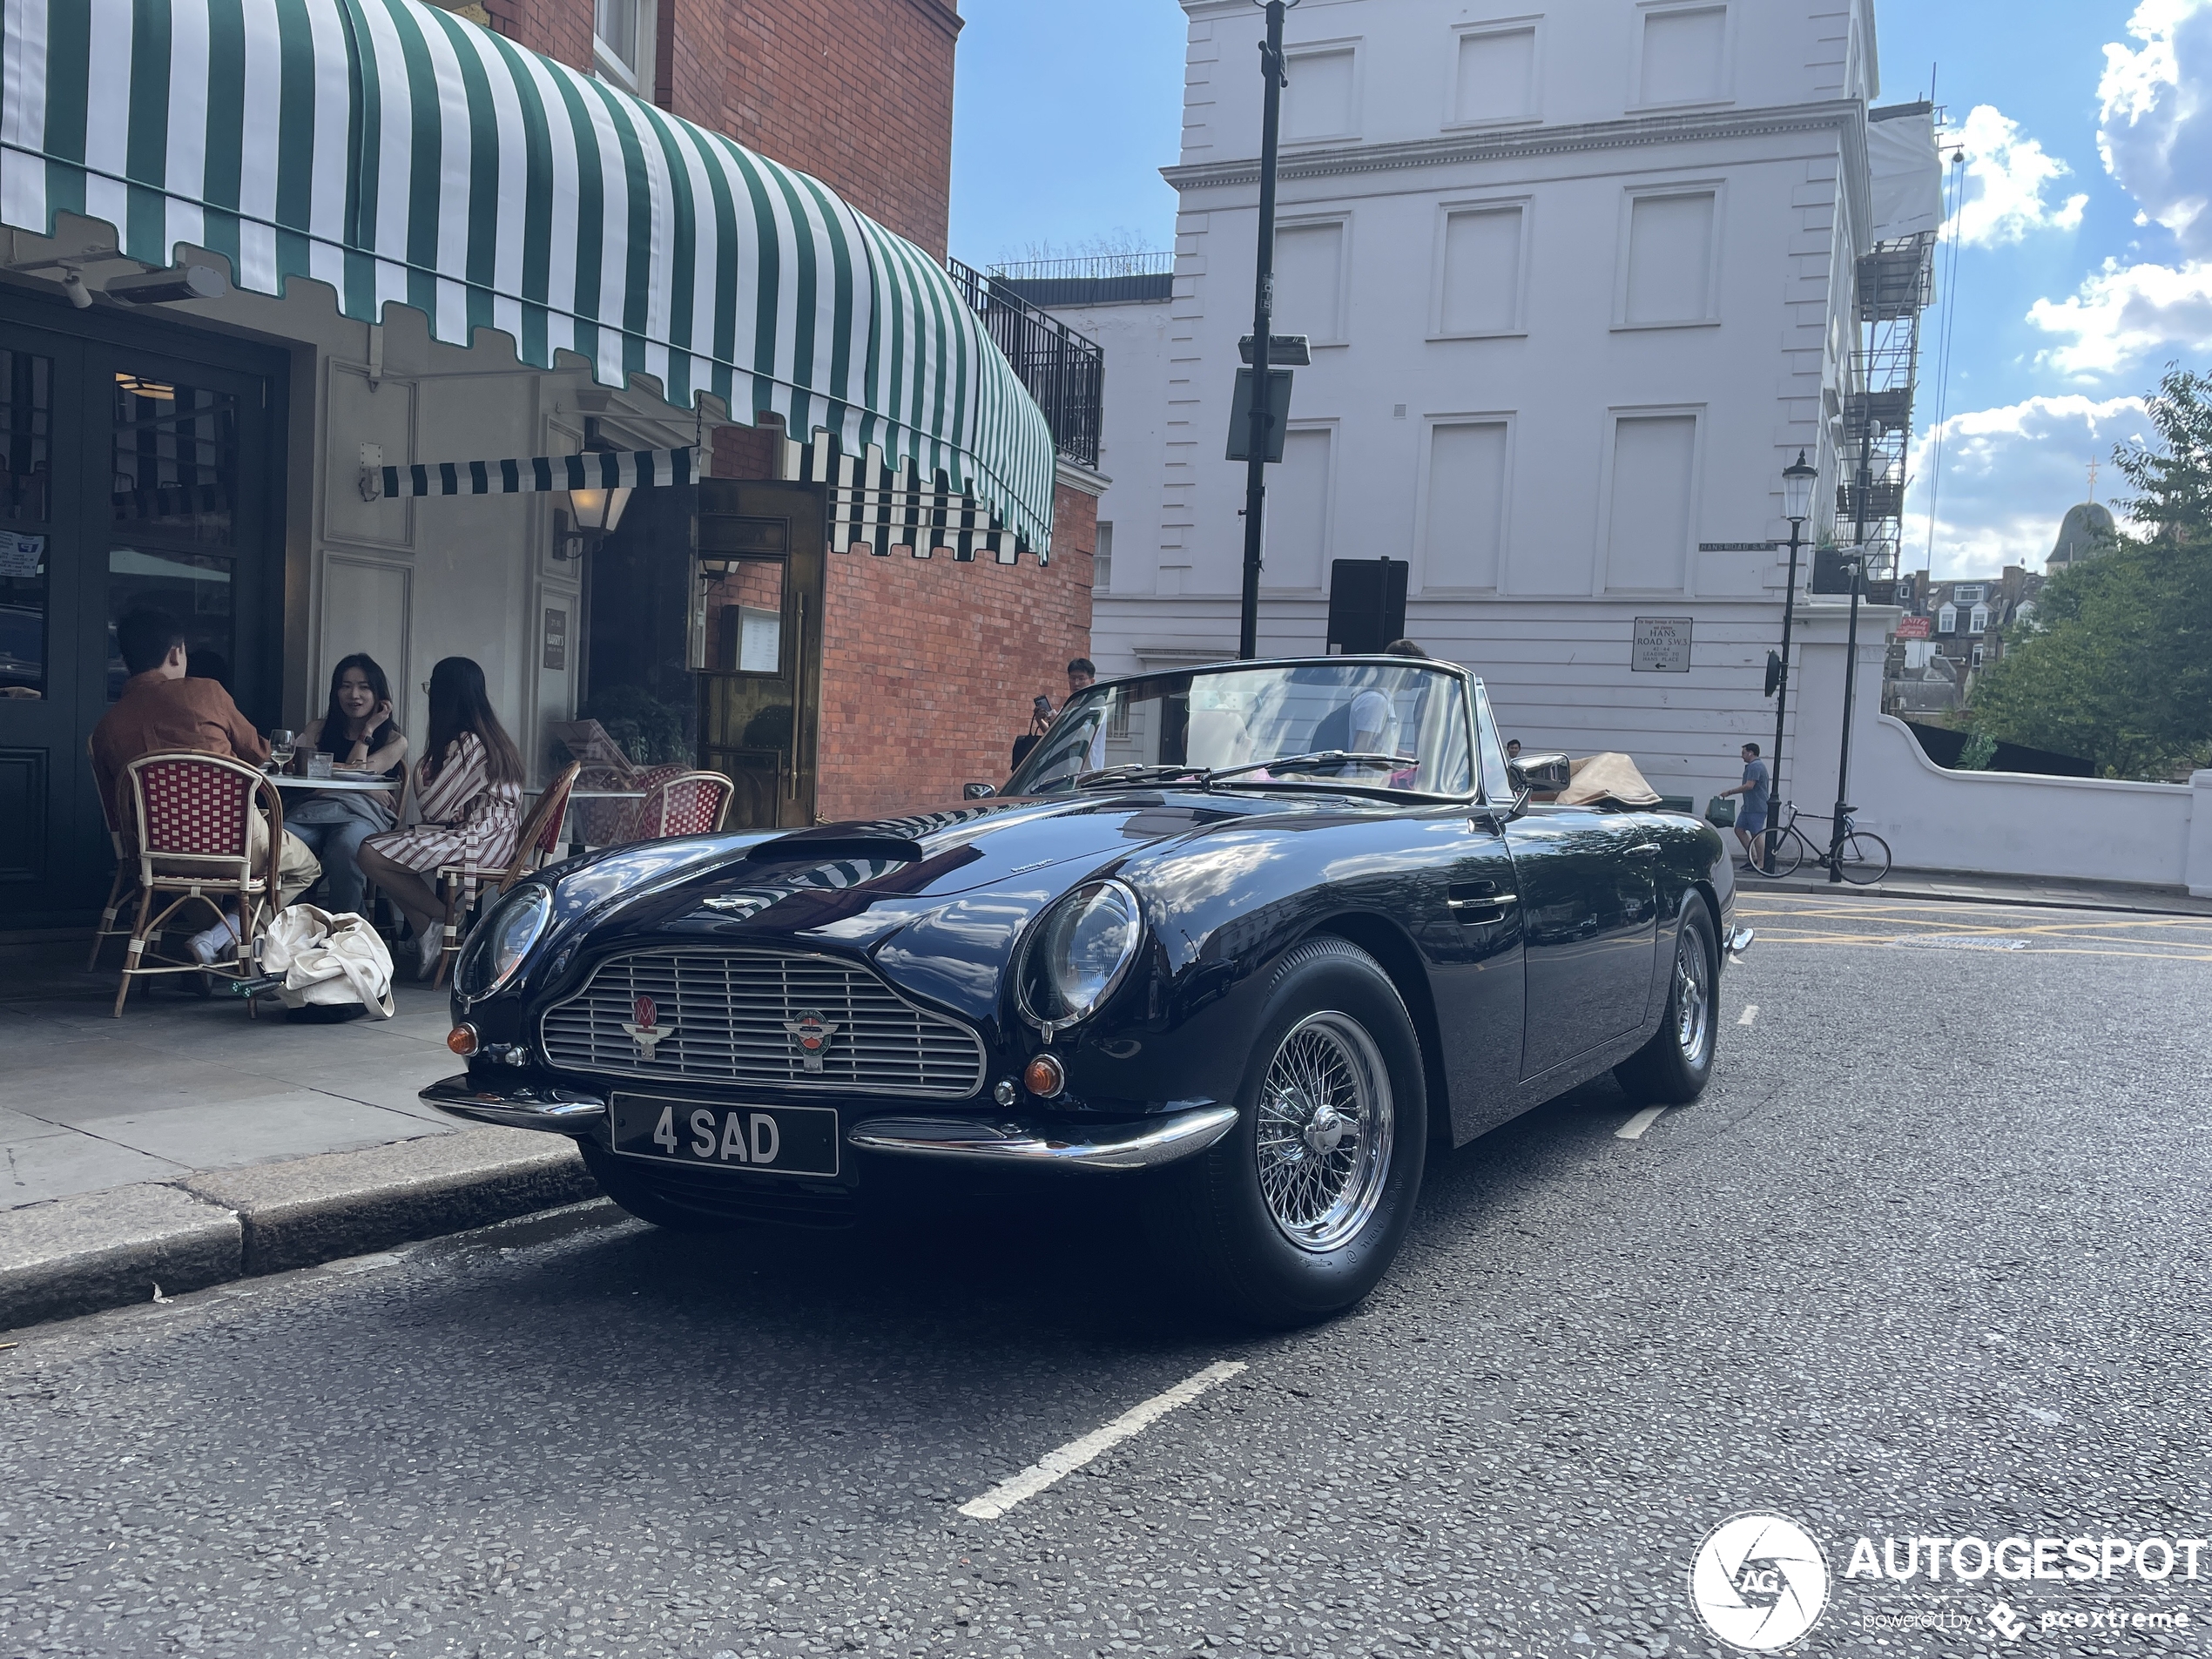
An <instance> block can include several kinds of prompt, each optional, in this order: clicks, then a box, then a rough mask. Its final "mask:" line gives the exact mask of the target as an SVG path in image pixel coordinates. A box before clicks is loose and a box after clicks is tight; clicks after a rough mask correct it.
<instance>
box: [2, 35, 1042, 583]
mask: <svg viewBox="0 0 2212 1659" xmlns="http://www.w3.org/2000/svg"><path fill="white" fill-rule="evenodd" d="M0 16H3V17H4V39H0V50H3V51H4V56H5V65H4V73H5V80H4V90H3V91H0V98H4V102H3V103H0V221H4V222H5V223H6V224H8V225H10V226H16V227H17V228H20V229H24V230H28V231H31V232H34V233H38V234H41V235H50V234H51V233H52V231H53V229H54V226H55V218H56V215H57V214H59V213H62V212H71V213H78V214H83V215H85V216H87V217H90V218H92V219H105V220H106V221H107V222H108V223H110V224H111V225H113V226H115V228H116V231H117V234H118V246H119V247H120V250H121V252H122V253H124V254H125V255H126V256H127V257H129V258H131V259H133V260H139V261H142V262H143V263H145V264H147V265H151V266H167V265H169V264H171V263H172V262H173V261H174V260H175V259H176V257H177V254H176V250H177V249H178V247H179V246H180V245H191V246H196V247H200V248H205V249H207V250H209V251H210V252H212V253H219V254H222V255H224V256H226V258H227V259H228V260H230V262H231V266H232V271H233V280H235V281H236V283H237V284H238V286H239V287H242V288H250V289H253V290H256V291H258V292H260V293H272V294H280V293H283V291H284V287H285V284H286V282H287V280H289V279H290V278H292V277H294V276H307V277H313V278H314V279H316V280H319V281H322V282H326V283H328V284H329V285H330V286H331V287H333V288H334V289H335V290H336V292H337V294H338V303H339V306H340V307H341V309H342V310H343V311H344V312H345V314H347V315H348V316H350V317H355V318H358V319H361V320H364V321H375V320H381V316H382V314H383V310H384V307H387V306H390V305H405V306H410V307H414V308H415V309H416V310H418V311H421V313H423V314H424V315H426V316H427V317H428V319H429V320H430V328H431V332H432V333H433V334H435V336H436V337H437V338H438V339H440V340H442V341H448V342H449V343H451V344H454V345H456V346H463V347H466V346H469V345H470V344H472V343H473V341H474V335H475V331H476V330H478V329H480V328H492V329H497V330H499V331H501V332H502V333H504V334H509V335H510V336H512V338H513V339H514V341H515V345H516V351H517V353H518V354H519V355H520V356H521V358H522V360H523V361H524V362H526V363H529V364H532V365H535V366H536V367H538V368H551V367H552V366H553V357H554V354H555V353H556V352H557V351H563V350H567V351H573V352H577V353H580V354H582V355H583V356H584V357H586V358H588V359H590V361H591V363H592V365H593V368H594V372H595V373H596V374H597V378H598V379H599V380H601V381H604V382H605V383H607V384H609V385H613V386H623V385H626V384H627V383H628V381H629V377H630V375H631V374H632V373H635V372H638V371H643V372H644V373H645V374H650V375H652V376H654V377H656V378H657V379H658V381H660V382H661V384H662V386H663V388H664V396H665V397H666V398H667V399H668V401H670V402H671V403H674V404H677V405H678V406H679V407H685V408H688V407H691V404H692V403H693V401H694V400H695V399H696V398H697V397H698V395H700V394H702V393H712V394H713V395H716V396H718V397H719V398H721V399H723V400H725V401H726V403H727V405H728V407H729V408H730V410H731V411H732V415H733V416H734V417H735V418H737V419H739V420H747V419H753V420H757V419H758V418H759V416H760V415H766V414H769V413H773V414H776V415H781V416H782V417H783V419H784V421H785V424H786V428H787V429H788V430H789V431H790V432H791V433H792V435H794V436H799V435H805V434H808V433H811V432H813V431H816V430H821V431H825V432H827V433H828V434H830V435H833V437H835V438H836V440H837V442H838V445H839V447H840V449H841V450H842V451H843V452H845V453H846V454H849V455H865V454H866V453H867V451H868V449H869V448H871V447H872V446H873V447H877V448H880V449H881V450H882V451H883V452H884V453H885V455H887V456H889V457H891V458H893V459H894V461H911V462H913V463H914V468H915V469H917V470H918V471H919V472H920V473H921V474H922V475H924V476H925V477H934V476H936V475H942V483H943V487H945V488H947V489H950V490H952V491H954V492H957V493H961V494H966V495H972V496H975V497H976V498H978V499H979V500H980V501H981V502H982V503H984V505H985V506H986V507H987V508H988V510H989V511H990V512H991V513H992V514H993V515H994V516H996V517H997V518H998V519H999V520H1000V522H1001V524H1002V526H1003V528H1004V529H1008V530H1010V531H1012V532H1013V533H1014V534H1015V536H1017V537H1018V538H1019V539H1020V541H1021V542H1022V543H1023V544H1024V545H1027V546H1029V547H1031V548H1034V549H1036V550H1038V551H1039V552H1042V551H1043V550H1045V549H1046V547H1047V546H1048V545H1049V537H1050V533H1051V525H1052V491H1053V462H1054V454H1053V441H1052V435H1051V433H1050V431H1049V429H1048V428H1047V426H1046V424H1045V420H1044V416H1043V415H1042V413H1041V412H1040V411H1039V409H1038V408H1037V406H1036V404H1035V401H1033V400H1032V399H1031V398H1030V396H1029V395H1028V392H1027V390H1025V389H1024V388H1023V387H1022V383H1021V381H1020V380H1019V379H1017V378H1016V376H1015V373H1014V371H1013V369H1012V368H1011V367H1010V366H1009V365H1008V362H1007V361H1006V359H1005V358H1004V357H1003V356H1002V355H1001V354H1000V352H999V350H998V348H997V347H995V345H993V344H992V342H991V341H990V340H989V338H988V335H986V334H985V333H984V332H983V329H982V327H981V322H980V320H978V319H977V317H976V316H975V314H974V313H973V312H971V311H970V310H969V309H968V307H966V306H965V305H964V304H963V303H962V302H961V299H960V296H959V294H958V293H957V292H956V291H955V290H954V287H953V285H952V282H951V280H950V279H948V277H947V275H946V273H945V272H944V270H943V269H942V267H941V266H939V265H938V264H937V263H936V262H935V261H934V260H932V259H931V258H930V257H929V256H928V255H927V253H924V252H923V251H922V250H921V249H920V248H918V247H916V246H914V245H913V244H912V243H910V242H908V241H907V240H905V239H903V238H900V237H898V236H895V235H894V234H892V233H890V232H889V231H887V230H885V229H884V228H883V227H882V226H880V225H877V224H875V223H873V221H872V220H870V219H867V218H866V217H865V216H863V215H862V214H860V213H858V212H854V211H853V209H852V208H851V207H849V206H846V204H845V203H844V202H842V201H840V199H838V198H837V196H836V195H834V194H833V192H831V191H830V190H828V189H827V188H826V186H824V185H822V184H821V183H819V181H818V180H816V179H811V178H809V177H807V176H806V174H805V173H801V172H795V171H793V170H792V169H791V168H789V167H784V166H779V165H777V164H776V163H774V162H772V161H768V160H765V159H764V158H761V157H759V156H757V155H755V154H753V153H752V152H751V151H748V150H746V149H745V148H744V147H743V146H741V145H738V144H736V143H734V142H733V141H732V140H731V139H729V138H725V137H723V136H722V135H721V134H719V133H717V132H708V131H707V130H705V128H702V127H698V126H694V125H691V123H689V122H686V121H681V120H678V119H677V118H674V117H673V116H671V115H670V114H668V113H667V112H666V111H664V110H660V109H658V108H655V107H654V106H653V105H650V104H647V103H645V102H644V101H642V100H640V99H638V98H631V97H629V96H628V95H626V94H624V93H623V92H620V91H617V90H616V89H615V88H613V87H611V86H610V85H608V84H606V83H604V82H603V81H599V80H595V79H593V78H590V76H587V75H583V74H580V73H578V72H577V71H574V70H570V69H568V68H565V67H563V65H561V64H556V63H553V62H551V61H550V60H549V59H547V58H543V57H538V56H537V55H536V54H535V53H533V52H529V51H523V50H522V49H520V48H518V47H516V46H515V45H514V44H511V43H510V42H509V41H506V40H504V39H502V38H501V37H499V36H497V35H495V34H493V33H492V32H491V31H490V30H486V29H481V28H478V27H477V26H476V25H475V24H471V23H469V22H467V21H466V20H464V19H462V18H460V17H455V16H454V15H452V14H451V13H448V12H445V11H442V10H437V9H436V8H435V7H432V6H428V5H423V4H419V3H416V0H4V5H3V6H0Z"/></svg>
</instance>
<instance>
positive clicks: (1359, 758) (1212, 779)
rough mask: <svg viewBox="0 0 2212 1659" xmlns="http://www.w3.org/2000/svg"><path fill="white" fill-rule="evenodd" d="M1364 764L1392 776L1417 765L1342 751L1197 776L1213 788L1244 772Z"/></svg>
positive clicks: (1397, 758) (1401, 758)
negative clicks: (1380, 767)
mask: <svg viewBox="0 0 2212 1659" xmlns="http://www.w3.org/2000/svg"><path fill="white" fill-rule="evenodd" d="M1363 762H1365V763H1367V764H1370V765H1379V766H1387V767H1389V768H1390V769H1391V770H1392V771H1393V772H1397V771H1399V769H1400V768H1402V767H1405V766H1406V765H1413V764H1416V763H1415V762H1414V761H1413V759H1411V758H1410V757H1408V756H1406V755H1374V754H1358V753H1346V752H1345V751H1344V750H1342V749H1320V750H1317V751H1315V752H1313V753H1312V754H1305V755H1284V756H1282V757H1281V758H1280V759H1274V760H1253V761H1248V762H1246V763H1245V764H1244V765H1241V766H1222V767H1218V768H1217V769H1216V770H1214V771H1212V772H1203V773H1201V774H1200V776H1202V777H1203V778H1204V779H1205V780H1206V782H1207V783H1208V784H1209V785H1212V784H1217V783H1219V782H1220V781H1221V780H1222V779H1224V778H1234V777H1237V776H1238V774H1239V773H1242V772H1291V771H1296V772H1305V771H1308V770H1310V769H1311V768H1312V767H1315V766H1340V765H1359V764H1361V763H1363Z"/></svg>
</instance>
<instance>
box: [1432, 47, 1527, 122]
mask: <svg viewBox="0 0 2212 1659" xmlns="http://www.w3.org/2000/svg"><path fill="white" fill-rule="evenodd" d="M1459 67H1460V73H1459V80H1458V82H1457V84H1456V85H1455V86H1454V88H1453V99H1452V125H1454V126H1479V125H1487V124H1489V123H1492V122H1499V121H1533V120H1534V119H1535V118H1536V109H1537V105H1536V25H1535V24H1534V23H1533V22H1531V23H1515V24H1501V25H1499V26H1497V27H1494V28H1483V29H1470V30H1467V31H1466V32H1465V33H1463V34H1461V35H1460V65H1459Z"/></svg>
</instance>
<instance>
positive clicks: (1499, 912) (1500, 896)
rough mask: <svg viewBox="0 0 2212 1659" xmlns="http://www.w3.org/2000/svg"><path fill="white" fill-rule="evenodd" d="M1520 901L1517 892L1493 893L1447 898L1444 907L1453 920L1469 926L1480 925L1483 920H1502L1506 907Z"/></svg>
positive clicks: (1504, 917) (1504, 916)
mask: <svg viewBox="0 0 2212 1659" xmlns="http://www.w3.org/2000/svg"><path fill="white" fill-rule="evenodd" d="M1520 902H1521V899H1520V895H1519V894H1511V893H1493V894H1487V895H1486V896H1485V897H1483V898H1480V899H1447V900H1445V901H1444V907H1445V908H1446V909H1447V910H1449V911H1450V912H1451V913H1452V915H1453V920H1454V921H1463V922H1466V923H1467V925H1468V926H1470V927H1480V925H1482V924H1483V923H1485V922H1491V921H1504V920H1505V919H1506V909H1507V906H1509V905H1517V904H1519V903H1520Z"/></svg>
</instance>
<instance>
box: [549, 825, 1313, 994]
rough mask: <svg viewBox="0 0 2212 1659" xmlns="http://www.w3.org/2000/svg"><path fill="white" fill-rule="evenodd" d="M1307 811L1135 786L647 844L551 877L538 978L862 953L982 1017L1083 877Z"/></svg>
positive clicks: (919, 989)
mask: <svg viewBox="0 0 2212 1659" xmlns="http://www.w3.org/2000/svg"><path fill="white" fill-rule="evenodd" d="M1337 804H1339V805H1340V804H1341V803H1337ZM1312 806H1313V803H1311V802H1309V801H1305V800H1303V799H1283V798H1271V797H1264V796H1224V795H1209V794H1205V793H1203V792H1160V791H1157V790H1137V791H1130V792H1107V793H1096V794H1089V795H1078V796H1075V797H1071V798H1054V799H1030V800H1003V801H990V802H988V803H977V804H975V805H974V806H967V807H963V808H961V809H958V810H954V811H948V812H942V813H927V814H922V815H919V816H915V817H912V818H896V819H874V820H867V821H858V822H851V823H842V824H828V825H823V826H818V827H816V828H813V829H807V830H800V831H796V832H793V833H786V834H776V833H757V834H746V835H739V836H708V837H698V838H694V839H692V840H676V841H657V842H649V843H645V844H644V845H643V846H635V847H628V848H624V849H621V850H619V851H617V852H616V853H611V854H608V855H606V856H604V857H603V858H601V859H599V860H595V861H593V862H591V863H590V864H588V865H585V866H583V867H580V868H578V869H577V870H576V871H575V872H573V873H570V874H568V875H565V876H562V877H559V878H558V879H557V885H556V890H555V911H556V926H558V927H561V928H562V930H563V932H564V933H565V934H567V935H568V937H567V939H566V941H564V942H563V943H561V944H559V945H558V946H556V948H554V949H552V950H550V951H549V952H548V953H547V954H548V955H549V956H550V959H551V970H550V974H549V975H548V978H549V979H559V978H561V977H563V971H564V970H565V969H567V968H569V967H570V963H571V961H574V960H575V959H576V957H577V953H578V950H579V948H580V949H581V950H582V952H583V954H584V955H585V956H586V957H588V958H590V959H597V958H598V957H600V956H604V955H606V954H613V953H614V952H617V951H619V950H625V949H631V950H634V949H637V948H640V947H642V946H645V945H648V944H651V945H659V946H676V947H680V946H687V945H688V946H700V945H709V944H714V943H721V942H728V943H736V942H738V941H744V942H745V943H747V944H751V945H756V946H758V945H776V946H782V947H784V948H796V949H808V948H816V949H819V948H827V949H831V950H833V951H835V952H836V953H837V954H853V953H854V952H856V951H857V952H860V953H861V954H866V955H867V956H868V957H869V958H870V959H871V960H873V961H874V962H875V964H876V965H877V967H878V968H880V970H881V971H882V973H883V974H885V976H886V977H887V979H889V980H890V981H892V982H893V983H894V984H896V985H897V986H899V987H900V988H901V989H902V990H905V991H907V993H909V994H910V995H915V996H918V997H921V998H923V999H925V1000H927V1001H932V1002H936V1003H939V1004H941V1005H943V1006H945V1007H947V1008H951V1009H953V1010H954V1011H956V1012H959V1013H961V1014H963V1015H967V1016H968V1017H969V1018H972V1019H976V1020H988V1019H991V1018H993V1017H995V1013H996V1010H997V1008H998V1007H999V1002H1000V986H1001V980H1002V976H1003V974H1004V972H1005V969H1006V966H1007V963H1008V959H1009V958H1010V956H1011V955H1012V953H1013V948H1014V945H1015V940H1016V939H1017V938H1018V937H1019V936H1020V934H1021V932H1022V928H1023V927H1026V926H1027V925H1028V923H1029V922H1030V921H1032V920H1034V919H1035V917H1036V916H1037V915H1038V914H1040V913H1041V912H1042V911H1043V910H1044V909H1045V908H1046V907H1048V906H1049V905H1050V904H1051V903H1052V902H1053V901H1054V900H1055V899H1057V898H1059V897H1060V896H1062V894H1065V893H1067V892H1069V890H1070V889H1072V888H1073V887H1076V886H1077V885H1079V884H1080V883H1081V882H1082V881H1083V880H1086V879H1087V878H1089V876H1091V875H1093V874H1094V873H1099V872H1101V871H1104V870H1109V869H1111V868H1113V867H1116V866H1117V865H1118V864H1119V863H1121V862H1122V861H1123V860H1126V859H1128V858H1129V857H1130V856H1131V855H1132V854H1134V853H1140V852H1143V851H1146V850H1148V849H1154V848H1157V847H1160V846H1163V844H1169V843H1173V842H1175V841H1178V840H1188V839H1192V838H1196V837H1199V836H1203V835H1204V834H1206V833H1209V832H1210V831H1212V830H1215V829H1217V828H1219V827H1222V826H1229V825H1233V824H1238V823H1242V822H1245V821H1248V820H1249V819H1251V818H1252V817H1254V816H1255V815H1260V816H1274V815H1277V814H1279V813H1297V812H1301V811H1304V812H1310V811H1312ZM583 965H584V964H583V963H581V962H579V963H577V966H578V967H579V968H581V967H583Z"/></svg>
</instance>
